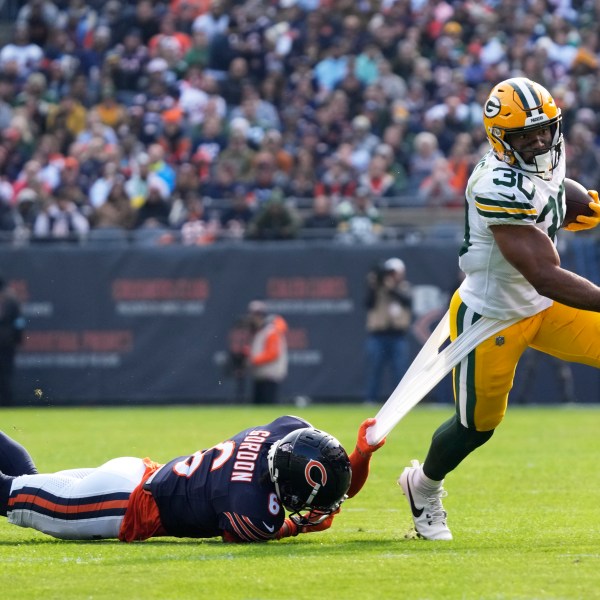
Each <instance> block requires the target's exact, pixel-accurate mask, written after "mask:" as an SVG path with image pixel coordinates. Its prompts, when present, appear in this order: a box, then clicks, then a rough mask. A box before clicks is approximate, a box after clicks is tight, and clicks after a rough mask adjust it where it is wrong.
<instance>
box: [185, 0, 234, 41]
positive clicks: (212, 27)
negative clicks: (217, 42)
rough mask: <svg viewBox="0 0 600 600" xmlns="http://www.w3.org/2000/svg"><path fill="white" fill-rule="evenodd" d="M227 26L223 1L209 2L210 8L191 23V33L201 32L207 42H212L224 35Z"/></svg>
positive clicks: (225, 5)
mask: <svg viewBox="0 0 600 600" xmlns="http://www.w3.org/2000/svg"><path fill="white" fill-rule="evenodd" d="M228 26H229V14H228V13H227V2H225V0H210V7H209V9H208V10H207V11H203V12H202V13H201V14H200V15H198V16H197V17H196V19H195V20H194V22H193V23H192V31H193V32H194V34H195V33H197V32H202V33H203V34H204V36H205V37H206V39H207V40H208V42H209V43H210V42H212V40H213V39H214V38H215V36H216V35H218V34H221V35H223V34H225V33H226V32H227V28H228Z"/></svg>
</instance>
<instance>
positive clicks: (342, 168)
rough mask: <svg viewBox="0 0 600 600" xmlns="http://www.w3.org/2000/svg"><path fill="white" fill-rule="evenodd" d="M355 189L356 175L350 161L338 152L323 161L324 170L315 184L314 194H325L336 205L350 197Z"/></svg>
mask: <svg viewBox="0 0 600 600" xmlns="http://www.w3.org/2000/svg"><path fill="white" fill-rule="evenodd" d="M355 190H356V175H355V172H354V169H353V168H352V166H351V165H350V163H349V162H348V161H347V160H345V159H344V158H343V157H342V156H341V155H340V154H339V153H335V154H333V155H332V156H331V157H329V159H327V160H326V162H325V171H324V172H323V175H322V177H321V178H320V181H318V182H317V184H316V185H315V195H321V194H323V195H325V196H328V197H330V198H332V199H333V201H334V203H335V204H336V205H337V204H339V203H340V202H341V201H342V200H343V199H345V198H350V197H351V196H353V195H354V192H355Z"/></svg>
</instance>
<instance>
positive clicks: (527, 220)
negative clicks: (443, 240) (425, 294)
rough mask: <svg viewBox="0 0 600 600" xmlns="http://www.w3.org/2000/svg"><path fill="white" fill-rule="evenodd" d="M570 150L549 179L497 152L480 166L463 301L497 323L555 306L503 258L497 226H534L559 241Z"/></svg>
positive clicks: (463, 259)
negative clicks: (512, 163) (502, 158)
mask: <svg viewBox="0 0 600 600" xmlns="http://www.w3.org/2000/svg"><path fill="white" fill-rule="evenodd" d="M564 178H565V159H564V152H562V153H561V158H560V161H559V163H558V165H557V166H556V168H555V169H554V170H553V171H552V174H551V177H550V178H549V179H543V178H542V177H538V176H535V175H530V174H527V173H524V172H523V171H520V170H518V169H516V168H513V167H511V166H509V165H507V164H505V163H503V162H502V161H500V160H498V158H496V157H495V156H494V154H493V152H492V151H490V152H488V153H487V154H486V155H485V156H484V157H483V158H482V159H481V161H480V162H479V163H478V164H477V166H476V167H475V169H474V170H473V173H472V175H471V177H470V178H469V182H468V184H467V191H466V199H467V207H466V210H467V215H466V220H465V239H464V243H463V246H462V248H461V250H460V259H459V266H460V268H461V269H462V271H463V272H464V273H465V274H466V278H465V280H464V281H463V283H462V285H461V287H460V295H461V298H462V300H463V301H464V302H465V303H466V304H467V306H469V307H470V308H471V309H472V310H474V311H475V312H477V313H479V314H481V315H483V316H486V317H491V318H495V319H509V318H512V317H527V316H531V315H534V314H536V313H538V312H540V311H541V310H544V309H545V308H547V307H548V306H550V305H551V304H552V301H551V300H549V299H548V298H545V297H543V296H540V295H539V294H538V293H537V292H536V290H535V289H534V288H533V286H532V285H531V284H530V283H529V282H528V281H527V280H526V279H525V278H524V277H523V275H521V273H519V271H517V269H515V268H514V267H513V266H512V265H511V264H510V263H509V262H508V261H507V260H506V259H505V258H504V256H503V255H502V253H501V252H500V250H499V248H498V246H497V245H496V243H495V240H494V236H493V234H492V231H491V230H490V227H491V226H494V225H515V226H522V225H534V226H535V227H537V228H538V229H541V230H542V231H543V232H545V233H546V234H547V235H548V236H549V237H550V239H552V240H555V238H556V232H557V230H558V229H559V227H560V225H561V223H562V220H563V217H564V214H565V200H564V193H563V181H564Z"/></svg>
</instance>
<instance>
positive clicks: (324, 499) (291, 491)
mask: <svg viewBox="0 0 600 600" xmlns="http://www.w3.org/2000/svg"><path fill="white" fill-rule="evenodd" d="M311 436H312V437H313V438H315V441H316V444H317V445H312V444H310V442H311V441H312V439H311ZM307 439H308V442H309V443H308V444H307V443H306V442H307ZM267 462H268V466H269V475H270V477H271V481H272V482H273V484H274V486H275V493H276V494H277V497H278V498H279V501H280V502H281V504H282V505H283V506H284V508H285V509H287V510H288V511H289V512H290V517H291V518H293V519H294V521H295V522H296V523H297V524H299V525H318V524H319V523H321V522H323V521H324V520H325V519H326V518H327V517H328V516H329V515H330V514H332V513H334V512H336V511H337V510H338V509H339V508H340V506H341V504H342V503H343V502H344V500H345V499H346V498H347V495H346V493H345V492H347V491H348V487H349V486H350V477H351V470H350V462H349V460H348V456H347V455H346V452H345V451H344V449H343V448H342V447H341V445H339V442H337V440H335V438H333V437H332V436H329V435H328V434H324V433H322V432H320V431H318V430H315V429H312V428H306V429H302V430H296V431H294V432H292V433H291V434H288V435H287V436H285V437H284V438H283V439H281V440H278V441H277V442H275V443H274V444H273V445H272V446H271V448H270V449H269V452H268V454H267ZM342 492H343V493H342ZM332 494H333V495H332ZM303 511H304V514H303Z"/></svg>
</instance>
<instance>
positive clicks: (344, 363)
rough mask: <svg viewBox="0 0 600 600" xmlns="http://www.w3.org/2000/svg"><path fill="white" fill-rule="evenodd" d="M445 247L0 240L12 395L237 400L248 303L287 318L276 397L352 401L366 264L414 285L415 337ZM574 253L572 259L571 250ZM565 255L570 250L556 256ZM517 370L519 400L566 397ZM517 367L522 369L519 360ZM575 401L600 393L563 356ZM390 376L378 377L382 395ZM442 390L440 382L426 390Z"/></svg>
mask: <svg viewBox="0 0 600 600" xmlns="http://www.w3.org/2000/svg"><path fill="white" fill-rule="evenodd" d="M457 250H458V248H457V247H456V245H453V244H447V243H439V244H436V243H429V244H416V245H406V246H399V245H398V244H395V245H394V244H378V245H369V246H364V245H363V246H358V245H343V244H331V243H327V242H318V241H313V242H310V243H306V242H285V243H282V242H273V243H267V242H263V243H249V242H244V243H238V244H215V245H212V246H206V247H184V246H168V247H145V246H139V247H138V246H124V247H120V246H116V247H111V246H107V245H104V246H99V245H94V244H83V245H70V244H64V245H61V244H58V245H54V244H47V245H35V244H33V245H30V246H26V247H5V248H0V270H1V271H2V272H3V274H4V276H5V277H6V278H7V280H8V281H9V283H10V284H11V286H12V287H13V289H15V290H16V292H17V294H18V296H19V298H20V299H21V301H22V305H23V310H24V314H25V316H26V319H27V330H26V338H25V343H24V345H23V347H22V348H21V350H20V352H19V354H18V357H17V372H16V376H15V388H16V389H15V395H16V401H17V402H18V404H21V405H29V406H31V405H39V406H45V405H67V404H77V405H85V404H121V403H122V404H129V405H131V404H145V403H166V402H174V403H237V402H248V395H249V394H248V392H249V390H248V387H249V386H248V382H247V381H245V380H244V378H239V379H236V378H235V377H233V375H232V372H231V369H230V368H229V366H230V361H229V357H230V353H229V351H230V349H231V347H232V344H235V343H236V341H239V339H238V336H237V333H238V330H237V328H236V325H237V324H239V319H240V318H241V317H242V316H243V315H244V312H245V308H246V306H247V304H248V302H249V301H250V300H252V299H256V298H260V299H264V300H266V302H267V304H268V306H269V308H270V310H272V311H273V312H277V313H280V314H281V315H283V316H284V317H285V319H286V320H287V322H288V325H289V327H290V332H289V345H290V373H289V376H288V378H287V380H286V381H285V384H284V386H283V397H284V400H285V401H286V402H288V401H293V400H299V401H300V402H305V401H306V399H307V398H309V399H312V400H313V401H315V402H338V401H362V400H363V388H364V340H365V330H364V321H365V309H364V306H363V300H364V296H365V276H366V273H367V271H368V270H369V269H370V268H372V267H373V266H374V265H376V264H378V263H379V262H381V261H382V260H384V259H386V258H389V257H391V256H398V257H400V258H402V259H403V260H404V261H405V263H406V264H407V269H408V278H409V279H410V281H411V282H412V283H413V285H414V286H415V309H416V313H417V320H416V323H415V326H414V327H413V332H412V341H413V349H414V352H415V353H416V352H417V351H418V349H419V347H420V344H421V343H422V341H423V340H424V339H425V337H426V336H427V334H428V332H429V331H431V329H432V327H434V326H435V324H436V323H437V319H438V318H439V317H440V316H441V314H442V313H443V311H444V310H445V309H446V304H447V301H448V298H449V295H450V294H451V293H452V291H453V290H454V287H455V285H456V283H457V281H458V270H457V258H456V257H457ZM573 261H574V262H576V261H575V259H573ZM566 262H568V257H567V261H566ZM527 364H528V369H523V373H525V374H526V376H527V381H526V382H523V381H520V379H519V375H520V373H518V376H517V383H516V388H517V389H516V390H515V392H516V393H517V394H518V392H519V389H523V390H525V392H524V393H526V396H527V398H526V399H527V400H534V399H538V400H539V398H543V399H544V401H546V402H552V403H558V402H561V401H562V400H563V397H562V395H561V389H562V386H561V381H560V378H559V377H558V375H557V369H556V368H555V366H554V365H553V364H552V362H551V361H549V359H546V358H545V357H542V358H541V359H540V360H538V361H537V362H536V361H532V362H531V364H530V361H528V363H527ZM520 370H521V369H520ZM573 373H574V375H575V381H576V393H577V396H578V399H579V400H580V401H583V402H597V401H598V400H599V399H600V391H599V390H600V382H599V375H598V372H597V371H595V370H594V369H590V368H586V367H579V366H575V367H574V368H573ZM394 383H395V382H392V381H388V382H387V387H386V389H385V393H386V394H388V393H389V392H391V390H392V389H393V385H394ZM428 400H430V401H432V402H448V403H450V402H451V401H452V400H451V389H450V385H449V381H448V380H445V381H444V382H442V384H441V385H440V386H439V387H438V388H437V389H436V390H435V391H434V392H433V393H432V395H431V396H430V397H429V398H428Z"/></svg>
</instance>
